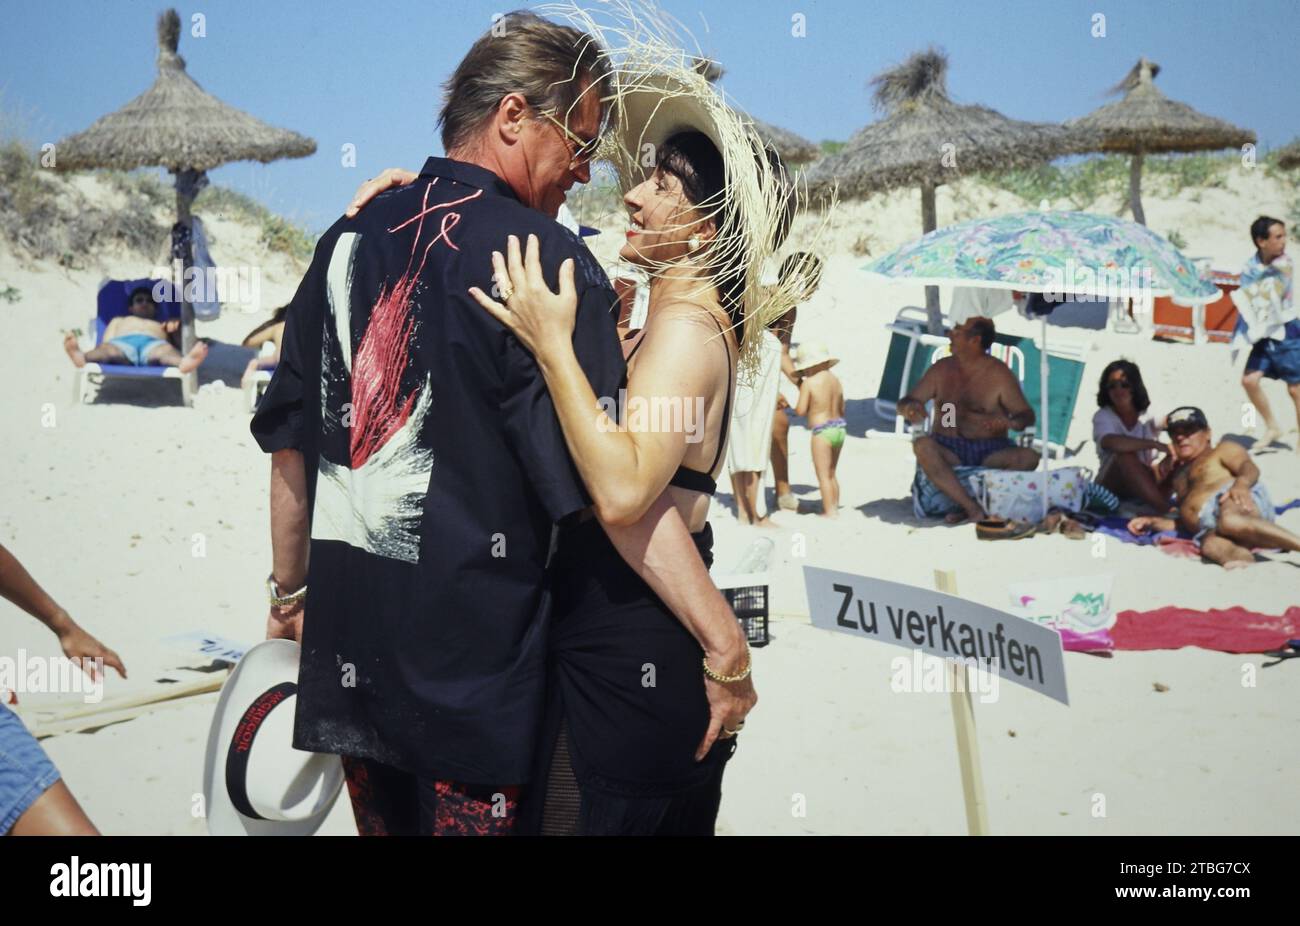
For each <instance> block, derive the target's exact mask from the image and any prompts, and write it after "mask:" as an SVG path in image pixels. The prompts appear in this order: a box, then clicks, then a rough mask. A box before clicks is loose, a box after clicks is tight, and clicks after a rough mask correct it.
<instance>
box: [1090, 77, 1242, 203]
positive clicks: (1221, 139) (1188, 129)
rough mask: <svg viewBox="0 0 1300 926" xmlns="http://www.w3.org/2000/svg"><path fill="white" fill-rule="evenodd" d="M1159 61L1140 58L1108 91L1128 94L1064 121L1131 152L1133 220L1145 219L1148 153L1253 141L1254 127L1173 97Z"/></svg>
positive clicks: (1111, 147)
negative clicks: (1161, 81) (1159, 78)
mask: <svg viewBox="0 0 1300 926" xmlns="http://www.w3.org/2000/svg"><path fill="white" fill-rule="evenodd" d="M1159 73H1160V65H1158V64H1156V63H1154V62H1152V61H1148V60H1147V59H1146V58H1139V59H1138V63H1137V64H1135V65H1133V69H1132V70H1131V71H1129V72H1128V75H1127V76H1125V78H1124V79H1123V80H1121V81H1120V82H1119V83H1118V84H1116V85H1115V86H1114V87H1112V88H1111V89H1110V91H1109V92H1110V93H1121V92H1122V93H1123V94H1124V98H1123V99H1121V100H1116V101H1115V102H1113V103H1107V104H1106V105H1105V106H1103V107H1101V108H1100V109H1097V110H1094V111H1093V112H1091V113H1089V114H1088V115H1086V116H1081V117H1079V118H1078V119H1071V120H1070V121H1069V122H1067V123H1066V125H1067V126H1069V127H1071V128H1078V129H1083V130H1090V131H1092V132H1095V133H1096V134H1097V135H1098V136H1099V138H1100V141H1101V143H1100V145H1098V147H1096V148H1094V149H1092V150H1094V151H1117V152H1124V153H1128V154H1131V155H1132V156H1133V158H1132V161H1131V162H1130V165H1129V187H1128V188H1129V208H1130V209H1132V211H1133V221H1135V222H1138V223H1140V224H1142V225H1145V224H1146V223H1147V222H1146V213H1145V212H1143V210H1142V159H1143V157H1145V156H1146V155H1148V154H1166V153H1170V152H1175V151H1217V150H1219V149H1221V148H1235V147H1237V146H1239V145H1245V144H1248V143H1251V142H1254V141H1255V133H1254V132H1252V131H1250V130H1249V129H1243V128H1239V127H1237V126H1235V125H1233V124H1232V123H1230V122H1224V121H1223V120H1222V119H1215V118H1214V117H1213V116H1205V115H1202V114H1201V113H1198V112H1197V111H1196V110H1194V109H1192V107H1190V106H1188V105H1187V104H1186V103H1179V102H1178V101H1177V100H1171V99H1169V97H1167V96H1165V95H1164V94H1163V93H1161V92H1160V90H1159V88H1157V87H1156V85H1155V82H1154V80H1155V76H1156V75H1157V74H1159Z"/></svg>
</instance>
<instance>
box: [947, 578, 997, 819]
mask: <svg viewBox="0 0 1300 926" xmlns="http://www.w3.org/2000/svg"><path fill="white" fill-rule="evenodd" d="M934 586H935V588H937V589H938V590H939V591H941V592H944V593H945V594H948V595H956V594H957V574H956V573H955V572H952V571H950V570H940V569H936V570H935V571H934ZM948 666H949V668H948V672H949V676H948V688H949V695H948V697H949V700H950V702H951V704H952V721H953V725H954V726H955V728H956V732H957V758H958V760H959V762H960V764H961V790H962V796H963V797H964V798H965V801H966V829H967V831H968V832H969V833H970V835H972V836H987V835H988V832H989V819H988V806H987V804H986V802H985V800H984V775H983V773H982V772H981V771H980V750H979V740H978V739H976V737H975V705H974V703H973V702H972V701H971V696H970V687H969V685H968V684H967V683H968V681H969V679H970V675H969V672H970V671H971V670H970V669H969V668H968V667H967V666H965V665H963V664H961V663H959V662H956V661H952V662H949V664H948ZM975 671H977V672H978V671H979V670H978V669H976V670H975Z"/></svg>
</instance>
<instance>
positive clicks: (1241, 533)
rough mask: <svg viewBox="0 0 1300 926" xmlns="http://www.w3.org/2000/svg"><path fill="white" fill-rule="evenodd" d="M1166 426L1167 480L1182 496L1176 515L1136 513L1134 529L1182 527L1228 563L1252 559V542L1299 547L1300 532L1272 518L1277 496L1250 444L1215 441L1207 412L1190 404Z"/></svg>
mask: <svg viewBox="0 0 1300 926" xmlns="http://www.w3.org/2000/svg"><path fill="white" fill-rule="evenodd" d="M1165 429H1166V430H1167V431H1168V432H1169V437H1170V439H1171V440H1172V442H1173V448H1174V458H1175V462H1174V463H1173V464H1172V466H1171V468H1170V472H1169V474H1168V476H1167V477H1166V482H1165V483H1163V484H1167V485H1168V487H1169V488H1171V489H1172V490H1173V491H1174V493H1175V495H1176V496H1177V498H1178V519H1177V520H1175V519H1173V518H1164V517H1140V518H1133V519H1132V520H1131V521H1129V522H1128V529H1129V531H1130V532H1131V533H1134V534H1142V533H1146V532H1147V531H1169V530H1174V529H1175V528H1176V527H1181V528H1182V529H1183V530H1185V531H1187V532H1188V533H1192V534H1195V535H1196V542H1197V543H1199V544H1200V545H1201V555H1202V556H1204V557H1205V558H1206V559H1208V560H1210V561H1211V562H1215V563H1218V564H1219V565H1220V566H1223V567H1224V568H1225V569H1235V568H1238V567H1241V566H1248V565H1250V564H1251V563H1253V562H1254V561H1255V557H1254V555H1253V554H1252V553H1251V552H1250V551H1251V548H1252V547H1266V548H1269V549H1275V548H1281V549H1283V550H1292V551H1300V537H1297V536H1296V535H1295V534H1293V533H1291V532H1290V531H1289V530H1287V529H1286V528H1283V527H1279V526H1278V525H1277V524H1275V523H1274V521H1275V520H1276V518H1277V515H1276V512H1275V510H1274V508H1273V500H1272V499H1271V498H1269V494H1268V490H1267V489H1266V488H1265V487H1264V484H1263V483H1261V482H1260V481H1259V468H1258V467H1257V466H1255V464H1254V463H1253V462H1251V459H1250V454H1248V453H1247V452H1246V448H1244V447H1242V446H1241V445H1240V444H1237V443H1234V442H1233V441H1228V440H1224V441H1219V443H1218V446H1215V445H1214V441H1213V438H1212V436H1211V434H1210V425H1209V423H1208V422H1207V421H1206V420H1205V413H1204V412H1202V411H1201V410H1200V409H1199V408H1193V407H1192V406H1190V405H1188V406H1184V407H1182V408H1176V409H1174V410H1173V411H1172V412H1170V413H1169V417H1168V418H1167V419H1166V421H1165Z"/></svg>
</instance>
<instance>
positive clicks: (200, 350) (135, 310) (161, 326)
mask: <svg viewBox="0 0 1300 926" xmlns="http://www.w3.org/2000/svg"><path fill="white" fill-rule="evenodd" d="M157 315H158V305H157V304H156V303H155V302H154V301H153V293H151V292H149V289H148V287H145V286H141V287H139V288H138V289H136V290H135V291H134V292H132V293H131V298H130V300H129V302H128V304H127V314H126V315H119V316H118V317H117V318H115V319H113V320H112V321H110V322H109V323H108V325H107V327H105V328H104V340H103V342H102V343H100V344H99V345H97V346H95V347H93V348H91V349H90V350H88V351H84V352H83V351H82V350H81V348H80V347H79V346H78V344H77V336H76V335H75V334H72V333H68V334H67V335H65V336H64V338H63V349H64V350H66V351H67V352H68V356H69V357H71V358H72V363H73V364H74V365H75V366H77V367H84V366H85V365H86V364H87V363H108V364H117V365H125V366H133V367H145V366H149V365H151V364H153V365H157V366H165V367H178V368H179V369H180V371H181V372H182V373H188V372H190V371H191V370H194V369H197V368H198V366H199V364H201V363H202V362H203V358H205V357H207V355H208V345H207V344H206V343H205V342H203V341H195V342H194V346H193V347H192V348H190V352H189V353H188V354H181V352H180V350H179V349H177V347H176V345H175V344H174V343H173V342H172V340H171V339H172V337H173V336H175V335H177V334H178V332H179V330H180V322H179V321H176V320H175V319H173V320H171V321H166V322H160V321H158V319H157Z"/></svg>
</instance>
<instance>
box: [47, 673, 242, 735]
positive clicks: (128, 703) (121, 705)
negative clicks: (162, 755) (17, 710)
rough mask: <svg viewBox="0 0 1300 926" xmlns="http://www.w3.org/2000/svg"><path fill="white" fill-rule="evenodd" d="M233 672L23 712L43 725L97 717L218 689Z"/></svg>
mask: <svg viewBox="0 0 1300 926" xmlns="http://www.w3.org/2000/svg"><path fill="white" fill-rule="evenodd" d="M229 674H230V673H229V671H225V672H211V673H206V674H204V676H203V677H202V678H196V679H193V680H191V681H188V682H172V683H168V684H166V685H156V686H154V687H152V688H149V689H147V690H145V691H139V692H136V693H135V694H128V695H120V696H118V697H116V698H105V699H104V700H102V701H98V702H96V703H94V704H87V703H86V702H84V701H75V702H73V703H72V704H67V703H66V702H65V703H63V704H51V705H49V706H48V707H37V708H31V709H29V710H27V711H24V712H23V713H24V714H30V715H32V719H33V720H34V721H35V723H36V724H39V725H45V724H49V723H56V722H61V721H65V720H76V719H81V718H84V717H93V716H96V715H100V714H115V713H117V712H119V711H124V710H127V709H129V708H136V707H148V706H149V705H152V704H158V703H160V702H162V701H172V700H175V699H176V698H185V697H189V696H190V695H197V694H204V693H206V692H209V691H217V690H218V689H220V688H221V686H222V685H223V684H225V681H226V677H227V676H228V675H229Z"/></svg>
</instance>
